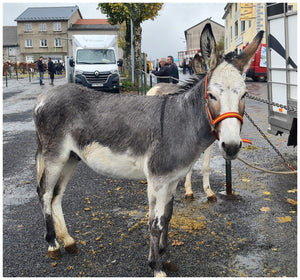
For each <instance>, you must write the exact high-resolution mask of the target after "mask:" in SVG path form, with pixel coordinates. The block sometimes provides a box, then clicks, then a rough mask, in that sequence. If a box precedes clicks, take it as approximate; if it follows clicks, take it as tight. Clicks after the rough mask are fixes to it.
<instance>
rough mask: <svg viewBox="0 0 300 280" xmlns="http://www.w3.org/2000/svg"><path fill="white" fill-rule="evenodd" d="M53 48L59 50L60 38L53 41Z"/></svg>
mask: <svg viewBox="0 0 300 280" xmlns="http://www.w3.org/2000/svg"><path fill="white" fill-rule="evenodd" d="M54 47H57V48H61V39H60V38H55V39H54Z"/></svg>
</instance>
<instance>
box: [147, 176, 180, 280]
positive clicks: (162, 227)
mask: <svg viewBox="0 0 300 280" xmlns="http://www.w3.org/2000/svg"><path fill="white" fill-rule="evenodd" d="M177 183H178V182H175V183H172V184H156V183H155V182H153V181H151V180H148V200H149V229H150V252H149V260H148V261H149V266H150V267H151V268H152V269H153V270H154V276H156V277H161V276H166V273H165V271H164V269H165V268H168V267H165V266H164V263H165V262H167V264H169V263H170V256H169V251H168V246H167V245H168V244H167V237H168V226H169V222H170V220H171V217H172V212H173V200H174V193H175V191H176V186H177ZM165 258H166V260H165Z"/></svg>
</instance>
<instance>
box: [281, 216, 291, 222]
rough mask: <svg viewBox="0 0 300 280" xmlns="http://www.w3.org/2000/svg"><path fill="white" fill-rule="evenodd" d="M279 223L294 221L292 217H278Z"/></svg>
mask: <svg viewBox="0 0 300 280" xmlns="http://www.w3.org/2000/svg"><path fill="white" fill-rule="evenodd" d="M277 219H278V222H279V223H288V222H291V221H292V217H290V216H285V217H277Z"/></svg>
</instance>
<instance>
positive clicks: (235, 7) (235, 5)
mask: <svg viewBox="0 0 300 280" xmlns="http://www.w3.org/2000/svg"><path fill="white" fill-rule="evenodd" d="M237 5H238V3H235V4H234V11H235V12H237Z"/></svg>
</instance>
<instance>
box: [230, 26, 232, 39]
mask: <svg viewBox="0 0 300 280" xmlns="http://www.w3.org/2000/svg"><path fill="white" fill-rule="evenodd" d="M230 43H232V26H230Z"/></svg>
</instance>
